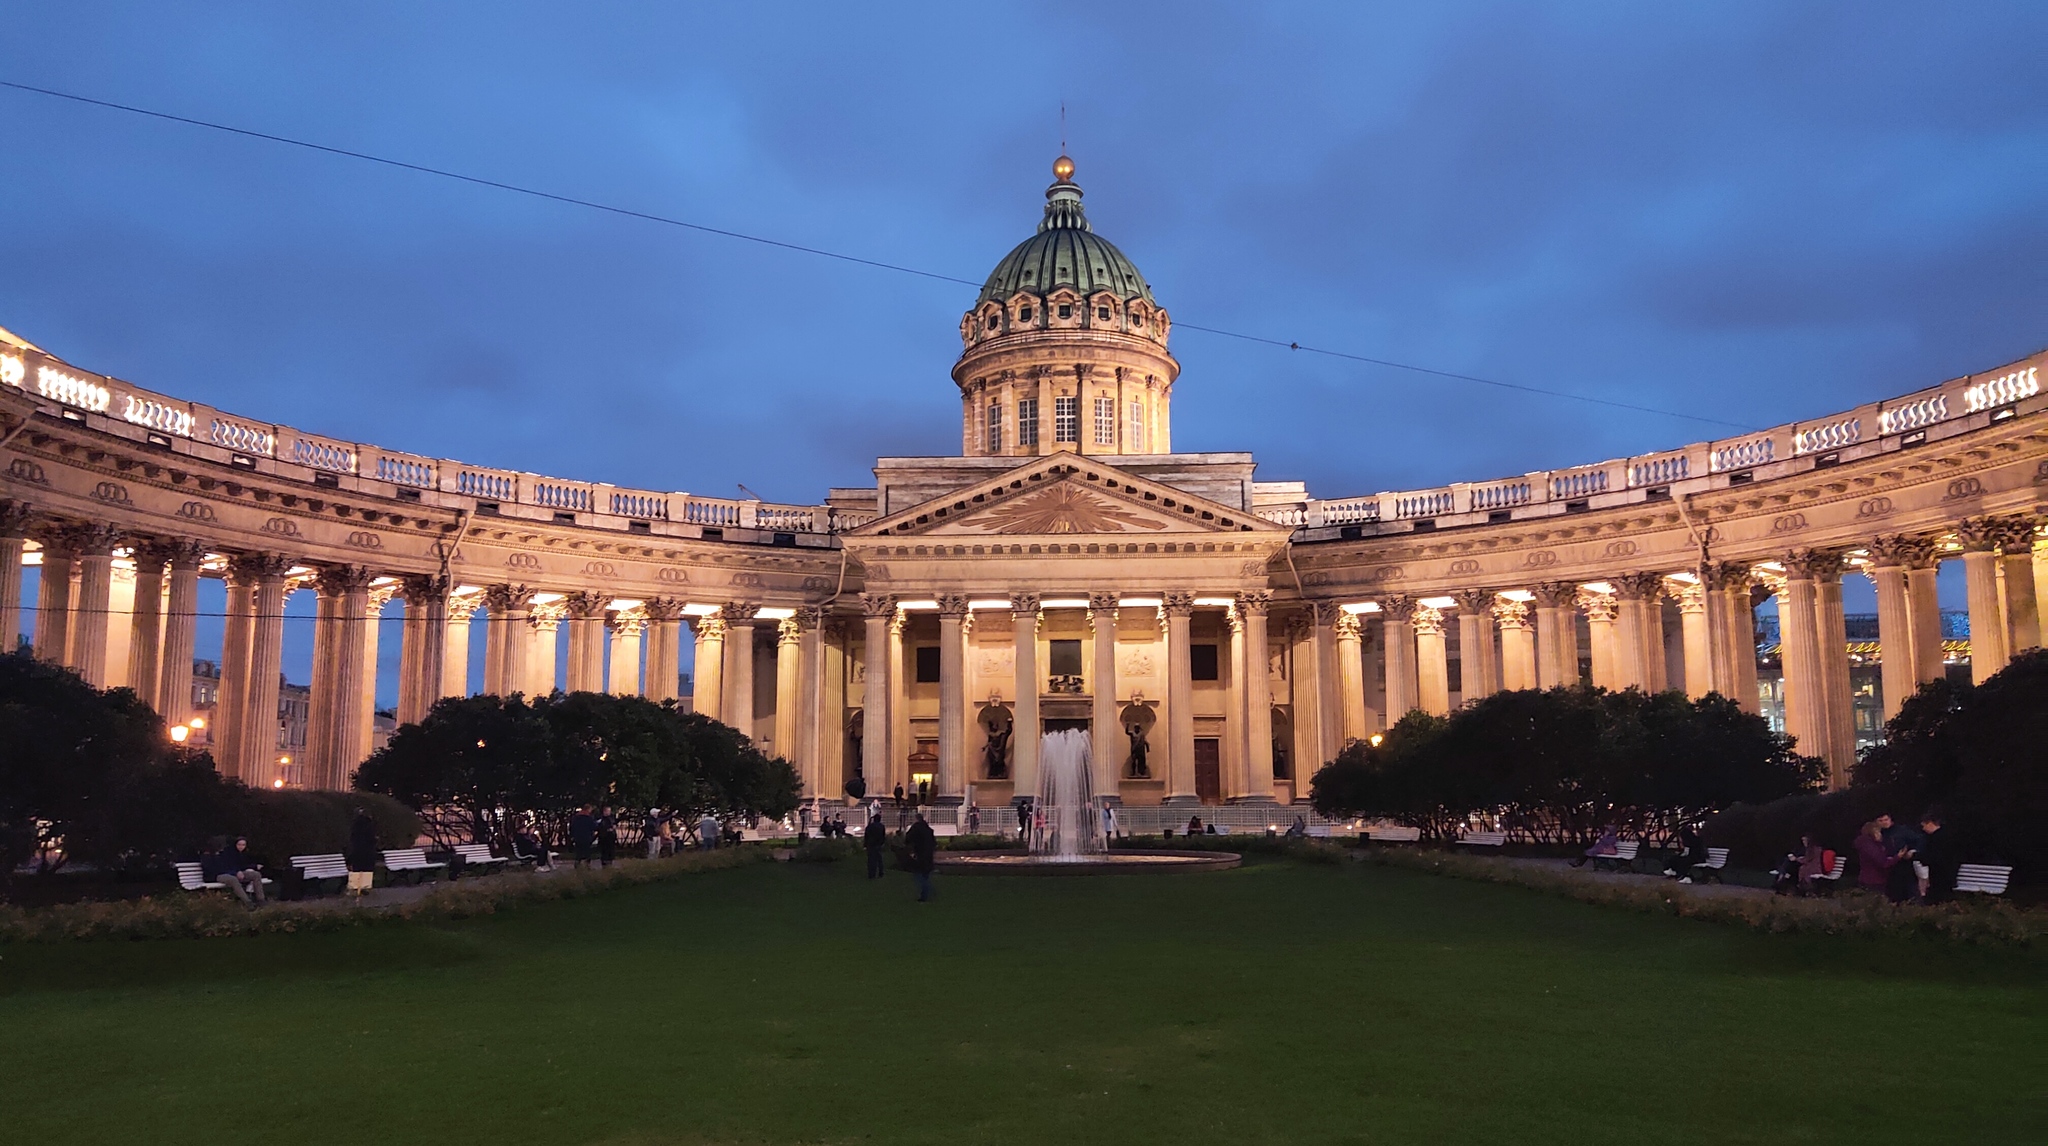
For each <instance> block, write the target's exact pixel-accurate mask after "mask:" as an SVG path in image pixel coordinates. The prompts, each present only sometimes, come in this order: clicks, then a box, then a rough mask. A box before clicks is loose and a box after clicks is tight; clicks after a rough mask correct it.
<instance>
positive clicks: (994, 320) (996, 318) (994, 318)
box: [988, 314, 1003, 330]
mask: <svg viewBox="0 0 2048 1146" xmlns="http://www.w3.org/2000/svg"><path fill="white" fill-rule="evenodd" d="M1002 321H1003V316H1002V315H999V314H992V315H989V316H988V328H989V329H990V330H994V329H995V328H996V326H997V324H999V323H1001V322H1002Z"/></svg>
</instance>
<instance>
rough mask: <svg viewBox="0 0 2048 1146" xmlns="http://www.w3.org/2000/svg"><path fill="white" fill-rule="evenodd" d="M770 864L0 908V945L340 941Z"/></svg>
mask: <svg viewBox="0 0 2048 1146" xmlns="http://www.w3.org/2000/svg"><path fill="white" fill-rule="evenodd" d="M768 858H769V855H768V850H767V849H765V848H758V847H741V848H723V849H720V850H718V851H712V852H690V853H687V854H684V855H679V856H672V857H670V858H668V859H658V860H628V861H625V862H622V863H618V864H614V865H613V866H611V867H608V868H584V869H580V870H578V869H574V868H564V869H560V870H557V871H555V872H553V873H550V874H548V875H536V874H532V873H517V874H510V875H503V876H493V877H490V878H488V879H465V880H459V881H455V882H451V883H445V884H442V885H440V886H438V887H435V888H434V889H433V890H431V891H429V892H427V893H426V894H425V895H422V896H421V897H419V898H418V899H415V900H411V901H409V902H406V903H401V904H395V905H392V906H390V907H367V906H362V905H359V904H351V903H346V902H337V901H335V900H331V899H329V900H309V901H300V902H292V903H278V904H273V905H271V906H267V907H264V908H262V909H261V910H258V911H250V910H249V909H248V908H246V907H243V906H242V905H241V904H239V903H236V902H235V901H234V900H232V899H230V898H229V897H228V896H226V895H220V894H211V893H204V894H195V893H191V892H176V893H172V894H166V895H156V896H151V897H149V898H147V899H137V900H128V901H123V902H115V903H69V904H60V905H58V906H55V907H46V908H40V909H34V910H25V909H22V908H14V907H0V943H36V942H53V941H60V940H66V939H193V938H202V937H212V936H226V935H267V934H273V933H276V932H288V931H339V930H341V929H343V928H348V927H362V926H366V925H369V924H373V923H378V922H382V921H387V920H399V919H463V918H467V917H470V916H475V915H490V914H492V913H494V912H496V911H498V910H500V909H501V908H506V907H513V906H516V905H518V904H522V903H542V902H546V901H548V900H555V899H576V898H580V897H582V896H586V895H594V894H597V893H598V892H603V891H610V890H613V889H615V888H621V887H636V886H639V885H641V884H646V883H655V882H658V881H660V880H665V879H674V878H676V877H678V876H682V875H690V874H694V873H697V872H704V871H719V870H722V869H725V868H732V867H739V866H741V865H744V864H749V863H757V862H762V861H765V860H767V859H768Z"/></svg>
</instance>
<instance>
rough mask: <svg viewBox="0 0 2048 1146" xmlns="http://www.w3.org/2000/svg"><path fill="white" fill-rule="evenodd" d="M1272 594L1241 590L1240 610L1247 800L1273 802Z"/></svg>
mask: <svg viewBox="0 0 2048 1146" xmlns="http://www.w3.org/2000/svg"><path fill="white" fill-rule="evenodd" d="M1271 601H1272V594H1270V593H1267V592H1265V591H1263V590H1258V591H1253V592H1247V593H1239V594H1238V595H1237V611H1238V613H1239V614H1240V615H1241V616H1243V617H1244V670H1245V671H1244V685H1245V688H1244V712H1245V744H1246V748H1247V749H1248V752H1247V755H1246V758H1245V772H1246V777H1245V780H1246V783H1245V789H1244V799H1245V800H1246V802H1248V803H1254V804H1268V803H1272V802H1273V681H1272V656H1273V652H1272V649H1271V647H1270V641H1269V640H1268V639H1267V633H1266V609H1267V607H1268V605H1269V604H1270V603H1271Z"/></svg>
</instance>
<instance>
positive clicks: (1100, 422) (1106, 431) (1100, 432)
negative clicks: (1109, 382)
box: [1095, 398, 1116, 446]
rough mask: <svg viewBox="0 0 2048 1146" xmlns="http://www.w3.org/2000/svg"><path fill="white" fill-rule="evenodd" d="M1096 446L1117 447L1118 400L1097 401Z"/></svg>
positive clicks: (1100, 399) (1103, 399) (1104, 399)
mask: <svg viewBox="0 0 2048 1146" xmlns="http://www.w3.org/2000/svg"><path fill="white" fill-rule="evenodd" d="M1095 444H1096V445H1098V446H1114V445H1116V399H1114V398H1097V399H1095Z"/></svg>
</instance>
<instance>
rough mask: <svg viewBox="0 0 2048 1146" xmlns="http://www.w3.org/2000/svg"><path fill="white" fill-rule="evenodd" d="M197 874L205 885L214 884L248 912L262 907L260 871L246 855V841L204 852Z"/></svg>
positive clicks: (253, 860)
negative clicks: (201, 877) (204, 855)
mask: <svg viewBox="0 0 2048 1146" xmlns="http://www.w3.org/2000/svg"><path fill="white" fill-rule="evenodd" d="M199 874H201V875H203V876H205V877H206V880H207V882H208V883H218V884H220V885H221V886H222V887H224V888H227V889H228V891H229V893H230V894H232V895H233V896H234V897H235V898H236V899H239V900H241V901H242V905H243V906H244V907H248V908H250V909H251V910H254V909H255V908H257V907H259V906H261V905H262V903H263V868H262V866H261V865H259V864H258V863H257V862H256V857H255V856H252V855H250V854H249V841H248V840H247V839H242V838H237V839H236V840H235V845H234V846H233V847H228V848H217V849H215V850H213V851H211V852H208V853H207V855H206V858H205V859H204V860H202V861H201V862H200V864H199Z"/></svg>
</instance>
